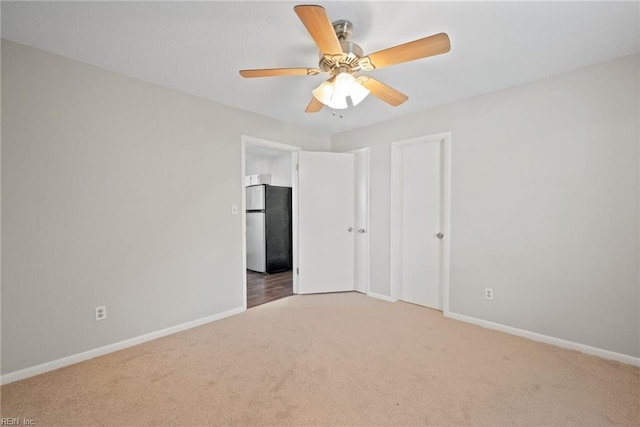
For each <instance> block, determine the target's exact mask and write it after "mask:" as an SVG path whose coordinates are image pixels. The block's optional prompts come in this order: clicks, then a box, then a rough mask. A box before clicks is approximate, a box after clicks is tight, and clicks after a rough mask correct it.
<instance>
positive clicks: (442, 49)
mask: <svg viewBox="0 0 640 427" xmlns="http://www.w3.org/2000/svg"><path fill="white" fill-rule="evenodd" d="M449 50H451V43H450V42H449V36H448V35H447V34H446V33H439V34H434V35H433V36H429V37H425V38H422V39H418V40H414V41H412V42H408V43H404V44H401V45H398V46H394V47H390V48H388V49H384V50H380V51H378V52H376V53H372V54H371V55H369V60H371V63H372V64H373V65H374V66H375V67H376V68H382V67H387V66H389V65H394V64H400V63H402V62H408V61H414V60H416V59H421V58H426V57H429V56H434V55H440V54H441V53H447V52H449Z"/></svg>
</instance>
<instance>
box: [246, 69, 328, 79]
mask: <svg viewBox="0 0 640 427" xmlns="http://www.w3.org/2000/svg"><path fill="white" fill-rule="evenodd" d="M319 72H320V70H318V69H317V68H262V69H258V70H240V75H241V76H242V77H245V78H250V77H278V76H315V75H316V74H318V73H319Z"/></svg>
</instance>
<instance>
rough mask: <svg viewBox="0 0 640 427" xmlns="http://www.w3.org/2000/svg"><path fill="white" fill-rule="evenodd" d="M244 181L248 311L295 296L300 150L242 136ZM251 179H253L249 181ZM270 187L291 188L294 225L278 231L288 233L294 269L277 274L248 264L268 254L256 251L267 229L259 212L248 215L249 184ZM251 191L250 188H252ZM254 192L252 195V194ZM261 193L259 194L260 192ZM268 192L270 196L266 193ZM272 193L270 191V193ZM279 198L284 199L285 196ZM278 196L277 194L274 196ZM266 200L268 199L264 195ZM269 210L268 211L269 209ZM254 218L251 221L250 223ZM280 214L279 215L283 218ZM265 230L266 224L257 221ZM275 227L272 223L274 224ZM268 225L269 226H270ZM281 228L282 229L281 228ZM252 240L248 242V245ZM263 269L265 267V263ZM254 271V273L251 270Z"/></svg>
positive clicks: (243, 203) (245, 274)
mask: <svg viewBox="0 0 640 427" xmlns="http://www.w3.org/2000/svg"><path fill="white" fill-rule="evenodd" d="M241 142H242V156H241V157H242V166H241V170H242V178H243V180H244V182H245V185H244V186H243V192H242V223H243V233H242V236H243V240H242V248H243V270H244V277H243V300H244V305H245V308H251V307H255V306H258V305H261V304H264V303H267V302H271V301H275V300H278V299H281V298H285V297H287V296H291V295H293V294H294V293H295V292H294V289H295V288H296V285H297V277H296V275H294V274H293V272H294V271H295V268H296V265H297V256H296V250H297V248H296V245H297V243H296V242H297V227H296V217H295V216H296V209H295V206H296V198H297V189H296V174H295V173H294V172H295V167H294V165H295V162H296V155H297V153H296V152H297V151H299V150H300V148H298V147H294V146H291V145H286V144H281V143H278V142H273V141H267V140H263V139H259V138H254V137H249V136H244V135H243V136H242V139H241ZM247 177H250V178H247ZM262 184H268V185H269V186H273V187H277V189H279V190H282V189H291V190H290V194H291V206H290V207H289V209H290V216H291V217H292V220H291V224H290V225H288V226H286V227H285V229H283V230H279V233H286V232H288V233H289V236H290V238H291V246H292V247H291V251H292V254H293V256H292V258H293V259H292V263H291V267H290V268H287V269H284V271H282V270H283V269H282V268H278V269H277V270H278V271H274V272H270V273H269V274H267V271H266V270H265V271H263V268H256V267H255V266H254V264H255V262H252V263H251V265H248V261H247V254H249V255H250V256H249V259H250V260H252V261H253V258H255V257H256V256H257V257H259V256H262V257H263V258H264V256H265V253H263V254H262V255H258V254H257V253H256V252H259V251H256V248H255V246H256V244H255V240H256V239H258V238H257V237H256V234H258V235H265V234H266V232H267V230H265V229H261V228H260V227H255V226H254V223H255V222H256V221H254V219H256V218H257V217H260V216H261V215H265V216H266V214H260V213H257V212H256V211H252V212H250V213H248V212H247V208H248V207H247V197H246V194H247V188H248V187H247V185H250V186H251V185H253V186H255V185H258V186H260V185H262ZM249 188H251V187H249ZM252 193H253V192H252ZM258 193H259V192H258ZM265 193H267V192H266V191H265ZM270 193H271V192H269V194H270ZM278 194H280V195H279V196H278V197H281V196H282V194H281V192H279V193H278ZM274 195H275V194H274ZM265 197H266V196H265ZM268 209H269V208H267V210H268ZM249 216H250V217H251V219H252V221H247V220H248V219H249ZM280 216H281V214H278V215H276V218H274V219H275V220H278V218H277V217H280ZM258 222H260V225H261V226H262V227H263V228H264V227H265V224H266V222H265V221H258ZM272 225H273V224H272ZM267 226H268V225H267ZM280 228H282V227H280ZM248 239H249V243H248ZM261 250H262V251H266V247H264V243H263V247H262V248H261ZM263 266H266V264H264V263H263ZM252 269H253V270H252Z"/></svg>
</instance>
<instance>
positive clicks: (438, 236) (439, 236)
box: [436, 232, 444, 239]
mask: <svg viewBox="0 0 640 427" xmlns="http://www.w3.org/2000/svg"><path fill="white" fill-rule="evenodd" d="M436 237H437V238H438V239H442V238H443V237H444V234H442V232H440V233H438V234H436Z"/></svg>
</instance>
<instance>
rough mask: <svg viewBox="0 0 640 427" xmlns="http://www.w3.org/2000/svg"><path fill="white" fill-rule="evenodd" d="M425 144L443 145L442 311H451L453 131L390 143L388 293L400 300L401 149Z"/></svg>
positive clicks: (392, 297) (395, 299) (394, 299)
mask: <svg viewBox="0 0 640 427" xmlns="http://www.w3.org/2000/svg"><path fill="white" fill-rule="evenodd" d="M422 143H427V144H429V143H441V144H442V158H441V167H442V171H441V173H442V232H443V233H444V238H443V239H442V243H443V244H442V258H441V260H440V263H441V266H440V267H441V268H440V283H441V286H442V289H441V291H442V311H443V313H445V314H446V313H449V292H450V290H449V278H450V271H449V270H450V268H451V267H450V254H451V132H443V133H438V134H434V135H427V136H421V137H418V138H412V139H406V140H402V141H396V142H393V143H391V174H390V175H391V176H390V178H391V185H390V191H391V194H390V212H389V213H390V244H389V249H390V251H389V252H390V253H389V267H390V268H389V287H390V289H389V294H390V298H391V300H392V301H397V300H399V299H400V298H401V297H402V295H401V284H402V268H401V263H402V252H401V250H402V215H401V212H400V209H401V206H402V170H403V164H402V155H401V151H400V150H401V149H402V148H404V147H408V146H411V145H416V144H422Z"/></svg>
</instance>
